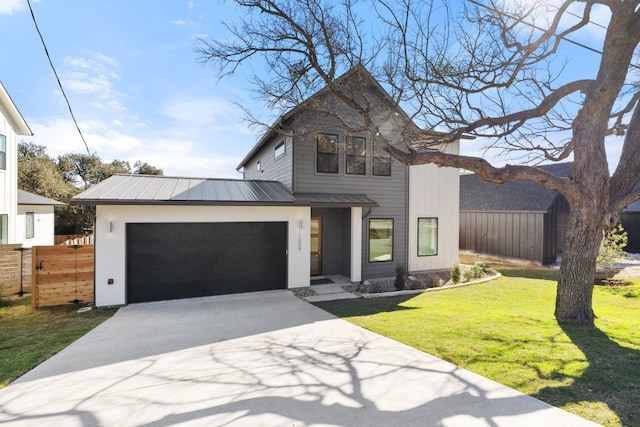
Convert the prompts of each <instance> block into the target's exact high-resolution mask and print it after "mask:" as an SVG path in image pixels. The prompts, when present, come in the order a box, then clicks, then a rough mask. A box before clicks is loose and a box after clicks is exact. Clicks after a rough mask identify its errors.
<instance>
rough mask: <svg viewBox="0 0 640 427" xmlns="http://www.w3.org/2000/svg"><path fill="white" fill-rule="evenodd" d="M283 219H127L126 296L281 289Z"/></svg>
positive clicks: (150, 297)
mask: <svg viewBox="0 0 640 427" xmlns="http://www.w3.org/2000/svg"><path fill="white" fill-rule="evenodd" d="M286 249H287V223H286V222H232V223H230V222H227V223H154V224H127V302H129V303H134V302H144V301H160V300H167V299H178V298H192V297H201V296H209V295H222V294H232V293H239V292H251V291H263V290H268V289H284V288H286V284H287V253H286Z"/></svg>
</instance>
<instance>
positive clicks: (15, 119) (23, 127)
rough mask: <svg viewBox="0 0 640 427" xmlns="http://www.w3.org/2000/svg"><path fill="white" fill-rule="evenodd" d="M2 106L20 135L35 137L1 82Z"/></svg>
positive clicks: (0, 95)
mask: <svg viewBox="0 0 640 427" xmlns="http://www.w3.org/2000/svg"><path fill="white" fill-rule="evenodd" d="M0 104H2V105H3V106H4V108H5V110H6V111H7V114H8V115H9V118H10V119H11V123H12V124H13V126H14V128H15V130H16V133H17V134H18V135H23V136H33V132H32V131H31V129H30V128H29V125H28V124H27V122H26V120H25V119H24V117H22V114H20V111H19V110H18V107H16V104H15V103H14V102H13V100H12V99H11V96H10V95H9V92H7V90H6V89H5V87H4V85H3V84H2V82H0Z"/></svg>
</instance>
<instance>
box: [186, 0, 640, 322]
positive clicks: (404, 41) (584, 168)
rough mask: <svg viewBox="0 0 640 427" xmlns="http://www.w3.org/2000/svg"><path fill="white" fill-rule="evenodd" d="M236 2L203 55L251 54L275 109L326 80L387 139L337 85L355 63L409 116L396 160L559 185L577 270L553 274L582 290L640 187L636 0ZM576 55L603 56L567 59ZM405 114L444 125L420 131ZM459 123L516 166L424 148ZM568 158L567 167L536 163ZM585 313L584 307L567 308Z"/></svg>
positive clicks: (453, 132) (239, 57)
mask: <svg viewBox="0 0 640 427" xmlns="http://www.w3.org/2000/svg"><path fill="white" fill-rule="evenodd" d="M235 3H236V5H237V7H238V8H239V9H241V10H242V11H244V13H246V16H245V17H244V18H243V19H241V20H238V21H235V22H228V23H227V28H228V30H229V32H230V37H228V38H226V39H223V40H202V41H201V44H200V46H199V47H198V53H199V58H200V60H201V61H202V62H204V63H211V64H214V65H215V66H216V67H217V68H218V72H219V73H220V74H221V75H225V74H227V73H233V72H235V71H236V70H237V68H238V67H239V66H242V65H244V64H245V63H249V62H250V63H251V65H252V67H253V69H254V70H259V72H255V74H254V79H255V81H254V82H253V83H255V85H254V87H255V89H256V91H257V92H258V93H259V94H260V95H261V96H262V97H264V99H265V100H267V102H268V105H269V107H271V108H272V109H275V110H278V111H280V112H284V111H287V110H289V109H291V108H293V107H296V106H299V105H301V104H302V103H303V102H304V100H305V99H307V98H308V97H309V96H310V95H312V94H313V93H315V92H316V91H318V90H319V89H321V88H323V87H327V90H330V91H332V92H333V93H334V94H335V95H336V96H338V97H339V98H340V99H341V100H342V101H343V102H344V103H346V104H347V105H349V106H351V107H352V108H353V110H354V111H355V112H356V113H357V114H358V115H359V119H358V120H355V121H345V123H344V125H345V128H346V129H347V130H349V129H350V127H357V128H358V129H361V128H365V129H367V130H369V131H370V132H371V134H372V135H380V138H387V139H388V140H389V142H391V140H390V139H389V135H385V134H384V132H383V130H381V129H379V128H378V127H377V121H376V120H373V118H375V116H376V114H380V112H379V111H377V110H376V105H374V104H367V103H366V102H365V103H364V105H363V103H361V102H358V100H356V99H354V96H353V92H351V91H350V90H349V88H344V87H342V86H341V85H340V84H339V79H338V77H339V76H340V75H341V74H342V73H344V72H346V71H347V70H349V69H352V68H353V67H355V66H358V65H362V66H364V67H365V68H366V69H367V70H369V71H370V72H371V73H372V74H373V76H374V77H375V78H376V79H377V81H378V82H379V83H380V84H381V85H382V86H383V87H384V88H385V89H386V90H387V92H388V93H389V94H390V95H391V97H392V99H393V101H394V102H396V103H398V104H399V105H400V106H401V107H402V108H403V109H404V110H405V111H406V112H407V113H408V114H409V118H410V119H412V120H406V121H405V122H404V123H405V125H406V131H404V132H401V135H402V138H401V139H400V141H393V142H392V143H391V144H390V145H389V147H388V149H389V151H390V152H391V154H392V155H393V156H394V157H395V158H396V159H398V160H400V161H402V162H404V163H406V164H423V163H435V164H437V165H439V166H450V167H459V168H464V169H468V170H472V171H474V172H476V173H477V174H478V175H479V176H480V177H482V178H483V179H485V180H487V181H490V182H495V183H502V182H507V181H512V180H516V179H529V180H533V181H536V182H538V183H540V184H542V185H543V186H545V187H547V188H551V189H554V190H557V191H559V192H561V193H562V194H563V195H564V196H565V198H566V199H567V200H568V202H569V204H570V206H571V211H572V214H571V215H572V216H571V218H570V224H569V227H570V231H569V236H568V238H567V239H568V240H567V244H568V246H567V250H566V251H565V257H566V258H568V259H570V261H567V264H571V265H573V267H572V268H573V270H572V271H573V272H572V273H571V274H569V273H568V271H569V270H570V269H569V268H568V267H567V268H565V269H564V270H562V271H564V273H563V272H562V271H561V278H560V283H563V281H566V282H582V283H583V285H584V287H587V288H588V286H589V285H587V284H585V281H588V280H590V279H588V278H587V277H586V276H588V275H592V273H593V271H594V269H595V253H594V251H596V252H597V244H595V245H594V244H592V243H589V239H591V240H596V241H597V240H598V235H599V234H598V233H601V231H602V229H603V228H606V227H611V226H613V225H614V224H615V222H616V220H617V217H618V215H619V213H620V211H621V210H622V209H623V208H624V207H625V206H627V205H628V204H629V203H631V202H633V201H636V200H639V199H640V191H639V190H635V188H636V186H637V184H638V181H639V178H640V142H639V141H640V139H639V137H640V109H639V108H638V102H639V101H640V90H639V86H638V83H637V77H638V73H637V72H638V69H639V68H638V65H636V64H635V63H634V60H635V61H637V60H638V43H639V42H640V0H565V1H561V0H537V1H533V0H460V1H459V2H451V1H447V0H434V1H426V0H342V1H341V2H336V1H330V0H277V1H276V0H252V1H251V0H236V1H235ZM603 12H605V13H603ZM596 13H597V14H598V16H599V17H601V16H609V21H608V22H600V23H599V24H597V25H602V28H603V36H602V39H601V40H599V41H597V42H594V43H595V45H594V44H593V43H592V44H591V45H590V46H586V45H584V44H582V42H581V40H584V37H583V35H584V33H585V32H587V31H588V30H589V29H591V28H593V27H594V25H596V24H594V22H593V21H594V16H595V15H596ZM584 55H591V56H592V57H594V58H596V62H598V65H597V66H596V67H594V68H593V69H584V67H582V69H579V68H578V67H576V66H575V65H576V62H578V63H579V62H580V61H581V57H583V56H584ZM588 63H589V62H587V64H588ZM576 70H577V72H578V74H579V75H578V77H577V78H576ZM329 113H330V112H329ZM254 120H256V121H257V119H255V118H254ZM413 123H415V124H417V125H418V126H420V127H421V128H422V129H424V130H426V131H439V133H434V132H429V133H425V132H416V131H415V125H414V124H413ZM426 135H428V137H426ZM463 135H471V136H475V137H477V140H476V143H481V144H484V145H485V147H490V148H492V149H493V150H494V152H501V153H503V154H507V155H509V156H510V158H511V159H516V161H517V162H518V163H520V164H519V165H507V166H504V167H494V166H493V165H491V164H490V163H489V162H487V161H486V160H485V159H482V158H477V157H470V156H456V155H451V154H445V153H442V152H439V151H437V150H426V148H429V147H431V146H433V145H435V144H441V143H447V142H451V141H453V140H456V139H458V138H460V137H461V136H463ZM610 138H621V139H623V148H622V155H621V157H620V161H619V163H618V166H617V168H616V170H615V172H614V173H613V174H612V175H610V174H609V165H608V160H607V155H606V151H607V150H606V149H607V146H606V144H607V141H609V140H610ZM496 150H497V151H496ZM569 158H572V159H573V162H574V163H573V165H574V166H573V174H572V177H571V178H566V177H557V176H554V175H552V174H550V173H548V172H545V171H543V170H541V169H540V168H536V167H534V166H532V165H535V164H537V163H540V162H543V161H561V160H565V159H569ZM580 235H584V236H587V237H584V238H579V236H580ZM574 237H575V238H574ZM581 239H582V240H581ZM579 241H580V242H579ZM572 251H575V256H578V255H579V254H578V252H582V253H583V254H585V253H586V254H587V255H583V256H585V257H587V258H591V257H592V258H593V259H594V261H593V263H591V262H589V263H587V264H588V265H586V264H585V265H583V266H581V267H579V268H582V269H583V270H584V269H586V270H588V272H587V273H586V276H585V275H584V274H583V273H580V272H578V271H577V270H576V269H577V268H578V264H579V263H577V262H575V261H576V259H573V260H572V255H571V254H572V253H573V252H572ZM563 262H564V261H563ZM592 264H593V265H592ZM563 266H564V264H563ZM559 289H560V288H559ZM589 289H591V288H589ZM559 293H561V292H560V290H559ZM559 298H560V297H559ZM589 304H590V299H589ZM557 311H558V308H557ZM560 311H562V310H560ZM568 316H569V317H571V316H574V314H571V315H568ZM581 316H582V317H581ZM584 316H586V317H587V318H588V317H589V315H588V313H582V314H576V315H575V316H574V317H573V318H574V320H575V319H578V320H579V318H580V319H582V320H584Z"/></svg>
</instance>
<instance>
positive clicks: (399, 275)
mask: <svg viewBox="0 0 640 427" xmlns="http://www.w3.org/2000/svg"><path fill="white" fill-rule="evenodd" d="M393 285H394V286H395V287H396V289H397V290H399V291H401V290H403V289H404V285H405V283H404V265H402V264H396V280H395V281H394V282H393Z"/></svg>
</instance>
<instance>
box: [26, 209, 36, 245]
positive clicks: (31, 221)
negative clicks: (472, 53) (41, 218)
mask: <svg viewBox="0 0 640 427" xmlns="http://www.w3.org/2000/svg"><path fill="white" fill-rule="evenodd" d="M24 215H25V216H24V226H25V229H24V237H25V239H33V238H35V236H36V216H35V213H33V212H25V214H24ZM29 226H31V227H29Z"/></svg>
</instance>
